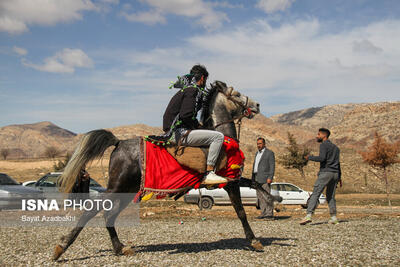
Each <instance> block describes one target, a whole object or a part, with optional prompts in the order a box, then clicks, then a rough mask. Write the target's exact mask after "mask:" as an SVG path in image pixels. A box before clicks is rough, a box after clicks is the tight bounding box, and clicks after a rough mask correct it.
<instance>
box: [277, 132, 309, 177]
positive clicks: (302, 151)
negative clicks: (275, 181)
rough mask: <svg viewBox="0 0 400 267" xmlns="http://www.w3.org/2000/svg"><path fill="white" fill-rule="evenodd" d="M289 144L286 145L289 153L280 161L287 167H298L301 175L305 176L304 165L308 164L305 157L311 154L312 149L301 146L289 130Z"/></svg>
mask: <svg viewBox="0 0 400 267" xmlns="http://www.w3.org/2000/svg"><path fill="white" fill-rule="evenodd" d="M288 140H289V145H288V146H287V147H286V150H287V151H288V153H286V154H285V155H283V156H282V157H281V158H280V160H279V163H281V164H282V165H283V166H284V167H285V168H286V169H297V170H298V171H299V172H300V174H301V177H303V178H305V175H304V167H305V166H307V163H308V160H306V159H305V158H304V157H305V156H307V155H309V154H310V150H309V149H308V148H306V147H303V146H299V145H298V144H297V141H296V138H295V137H294V135H293V134H291V133H290V132H288Z"/></svg>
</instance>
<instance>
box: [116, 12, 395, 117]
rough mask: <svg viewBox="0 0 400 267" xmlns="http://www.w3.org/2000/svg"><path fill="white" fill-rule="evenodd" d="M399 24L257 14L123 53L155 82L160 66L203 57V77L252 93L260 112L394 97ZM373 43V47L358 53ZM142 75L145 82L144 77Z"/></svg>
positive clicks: (177, 68)
mask: <svg viewBox="0 0 400 267" xmlns="http://www.w3.org/2000/svg"><path fill="white" fill-rule="evenodd" d="M399 28H400V21H399V20H397V21H381V22H376V23H372V24H370V25H365V26H363V27H358V28H354V29H351V30H347V31H342V32H335V33H329V32H327V31H326V27H325V26H324V25H321V22H320V21H318V20H316V19H312V20H299V21H296V22H293V23H290V24H283V25H281V26H279V27H276V26H275V27H274V26H271V25H270V24H269V23H268V22H266V21H263V20H261V21H254V22H253V23H250V24H248V25H245V26H242V27H238V28H236V29H235V30H230V31H219V32H218V33H207V34H202V35H198V36H194V37H192V38H189V39H188V40H187V41H186V42H185V43H183V44H182V45H180V46H178V47H174V48H157V49H154V50H146V51H142V52H135V53H133V54H132V55H131V57H128V58H130V60H131V62H132V63H134V64H137V66H147V67H151V68H152V69H153V71H154V73H159V74H160V76H157V77H154V80H157V84H159V82H158V79H160V78H161V77H165V74H166V73H168V74H170V73H173V72H175V73H176V74H181V73H185V72H187V71H188V70H189V69H190V67H191V66H192V65H193V64H195V63H202V64H205V65H206V66H207V68H208V69H209V72H210V81H211V80H213V79H219V80H223V81H226V82H227V83H228V84H231V85H233V86H235V87H237V88H238V89H239V90H241V91H242V92H243V93H245V94H249V95H250V96H251V97H255V98H257V100H259V101H260V102H261V104H262V108H263V112H265V113H267V114H271V113H276V112H280V111H289V110H293V109H296V108H302V107H307V106H320V105H325V104H333V103H348V102H362V101H370V102H371V101H372V102H373V101H384V100H390V99H393V100H395V99H399V98H400V91H399V90H398V87H399V82H398V77H399V76H400V36H399V35H398V34H397V33H398V30H397V29H399ZM322 29H324V30H322ZM359 40H368V43H369V44H372V45H373V46H368V45H367V46H366V47H367V48H368V49H365V47H364V48H363V51H364V52H363V53H360V52H359V51H358V50H356V51H355V50H354V44H355V43H357V42H359ZM363 43H364V42H363ZM364 46H365V45H364ZM361 47H363V46H361ZM371 47H375V49H372V50H371ZM377 49H378V50H379V52H378V53H365V51H366V50H367V51H370V52H371V51H372V52H374V51H378V50H377ZM132 71H135V70H134V69H132ZM161 75H162V76H161ZM171 77H173V76H172V75H171ZM142 78H143V79H146V80H147V83H150V84H152V82H151V79H150V80H149V78H148V77H146V78H144V77H142ZM142 78H141V77H135V79H134V80H135V81H136V82H138V81H139V80H141V79H142ZM124 79H127V77H124ZM165 80H166V81H165V84H167V82H168V80H167V79H165ZM160 86H161V85H160ZM165 86H166V85H165ZM285 101H287V103H285Z"/></svg>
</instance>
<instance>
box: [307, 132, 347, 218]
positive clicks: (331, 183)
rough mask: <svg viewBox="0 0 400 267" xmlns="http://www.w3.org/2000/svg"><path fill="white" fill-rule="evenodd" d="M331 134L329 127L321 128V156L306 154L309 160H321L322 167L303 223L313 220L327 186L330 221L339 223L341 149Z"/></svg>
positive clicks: (318, 137) (319, 133)
mask: <svg viewBox="0 0 400 267" xmlns="http://www.w3.org/2000/svg"><path fill="white" fill-rule="evenodd" d="M330 134H331V133H330V131H329V130H328V129H325V128H321V129H319V131H318V135H317V142H319V143H321V145H320V147H319V156H306V159H307V160H312V161H316V162H319V163H320V169H319V172H318V179H317V181H316V182H315V184H314V190H313V193H312V195H311V196H310V198H309V200H308V205H307V216H306V217H305V218H304V219H303V220H302V221H301V222H300V224H301V225H304V224H307V223H310V222H311V221H312V220H311V217H312V215H313V213H314V210H315V208H316V207H317V205H318V199H319V197H320V196H321V194H322V191H323V190H324V188H325V187H326V199H327V201H328V205H329V213H330V215H331V219H330V220H329V223H331V224H337V223H339V221H338V219H337V218H336V200H335V192H336V186H337V183H338V182H339V181H340V178H341V169H340V160H339V157H340V150H339V148H338V147H337V146H336V145H335V144H333V143H332V142H331V141H330V140H329V139H328V138H329V136H330Z"/></svg>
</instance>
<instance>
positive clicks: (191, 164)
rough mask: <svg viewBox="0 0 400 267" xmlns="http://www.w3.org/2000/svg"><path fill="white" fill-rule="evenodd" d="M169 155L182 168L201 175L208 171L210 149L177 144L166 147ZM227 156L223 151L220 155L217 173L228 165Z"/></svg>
mask: <svg viewBox="0 0 400 267" xmlns="http://www.w3.org/2000/svg"><path fill="white" fill-rule="evenodd" d="M165 148H166V149H167V151H168V153H169V154H171V156H172V157H174V159H175V160H176V161H177V162H178V163H179V164H180V165H182V166H185V167H187V168H189V169H193V170H195V171H197V172H199V173H205V172H206V169H207V156H208V147H189V146H178V145H176V144H169V145H166V146H165ZM227 161H228V158H227V155H226V153H225V151H224V150H223V149H221V152H220V153H219V157H218V160H217V166H216V171H219V170H221V169H223V168H225V167H226V165H227Z"/></svg>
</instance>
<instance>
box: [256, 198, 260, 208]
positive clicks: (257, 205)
mask: <svg viewBox="0 0 400 267" xmlns="http://www.w3.org/2000/svg"><path fill="white" fill-rule="evenodd" d="M256 209H258V210H259V209H260V202H259V201H258V199H257V203H256Z"/></svg>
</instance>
